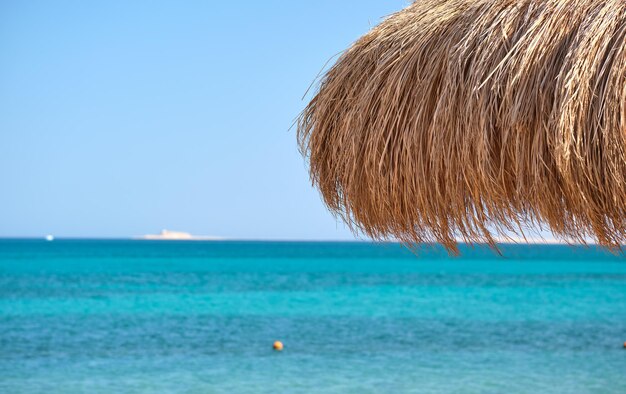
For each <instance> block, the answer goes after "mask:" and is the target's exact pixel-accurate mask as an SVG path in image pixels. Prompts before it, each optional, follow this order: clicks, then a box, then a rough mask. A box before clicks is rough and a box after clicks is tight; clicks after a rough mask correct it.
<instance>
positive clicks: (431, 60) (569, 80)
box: [298, 0, 626, 252]
mask: <svg viewBox="0 0 626 394" xmlns="http://www.w3.org/2000/svg"><path fill="white" fill-rule="evenodd" d="M298 139H299V143H300V146H301V150H302V152H303V154H304V155H305V156H306V157H307V158H308V161H309V164H310V174H311V178H312V181H313V183H314V184H315V185H316V186H317V187H318V188H319V190H320V191H321V194H322V196H323V198H324V201H325V203H326V204H327V205H328V207H329V208H330V210H331V211H332V212H334V213H335V214H337V215H339V216H340V217H341V218H343V219H344V220H345V221H346V222H347V223H348V224H349V225H350V226H351V227H352V228H353V229H354V230H355V231H358V232H363V233H365V234H366V235H368V236H370V237H373V238H376V239H388V238H395V239H399V240H402V241H404V242H407V243H422V242H440V243H442V244H443V245H444V246H445V247H446V248H447V249H448V250H450V251H452V252H457V251H458V249H457V243H456V242H457V240H458V239H461V240H463V241H466V242H470V243H487V244H489V245H492V246H494V247H495V240H496V238H498V237H500V236H506V235H507V234H515V233H516V234H520V235H523V234H524V228H525V226H527V225H530V226H535V225H541V226H547V227H548V228H549V229H550V230H551V231H552V232H553V233H554V234H555V235H556V236H557V237H560V238H562V239H565V240H567V241H570V242H577V243H584V242H585V241H586V240H588V239H593V240H595V241H597V242H598V243H599V244H601V245H604V246H608V247H612V248H616V247H619V245H620V244H623V243H624V242H625V241H626V2H624V1H623V0H607V1H598V0H545V1H537V0H421V1H416V2H414V3H412V4H411V5H409V6H408V7H407V8H406V9H404V10H402V11H400V12H398V13H396V14H393V15H391V16H390V17H388V18H387V19H385V20H384V21H383V22H382V23H381V24H380V25H378V26H377V27H375V28H374V29H372V30H371V31H370V32H369V33H367V34H366V35H365V36H363V37H361V38H360V39H359V40H358V41H357V42H355V43H354V44H353V45H352V46H351V47H350V48H349V49H347V50H346V51H345V52H344V53H343V54H342V55H341V56H340V58H339V59H338V60H337V62H336V63H335V64H334V66H332V67H331V68H330V69H329V70H328V71H327V72H326V74H325V75H324V76H323V77H322V79H321V82H320V84H319V88H318V90H317V92H316V93H315V96H314V97H313V99H312V100H311V102H310V103H309V104H308V105H307V107H306V108H305V109H304V111H303V112H302V114H301V116H300V118H299V120H298Z"/></svg>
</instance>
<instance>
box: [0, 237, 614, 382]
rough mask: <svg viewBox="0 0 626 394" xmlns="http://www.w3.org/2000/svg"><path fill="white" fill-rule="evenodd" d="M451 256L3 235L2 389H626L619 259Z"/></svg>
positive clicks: (515, 253) (559, 249) (374, 248)
mask: <svg viewBox="0 0 626 394" xmlns="http://www.w3.org/2000/svg"><path fill="white" fill-rule="evenodd" d="M462 252H463V256H462V257H461V258H450V257H448V255H447V254H446V253H445V252H443V251H442V250H440V249H427V250H419V251H418V252H417V255H414V254H412V253H411V252H410V251H408V250H406V249H405V248H404V247H402V246H400V245H397V244H371V243H279V242H146V241H86V240H56V241H54V242H45V241H39V240H2V241H0V393H64V394H66V393H67V394H69V393H229V394H232V393H533V394H536V393H542V394H544V393H626V349H624V348H623V344H624V342H625V341H626V258H625V257H624V256H623V255H622V256H617V255H612V254H609V253H607V252H604V251H602V250H599V249H596V248H573V247H569V246H515V245H508V246H504V247H503V249H502V252H503V254H504V257H498V256H496V255H495V254H494V253H492V252H491V251H489V250H488V249H485V248H469V247H463V248H462ZM275 340H281V341H282V342H283V343H284V345H285V349H284V351H283V352H280V353H278V352H274V351H273V350H272V343H273V342H274V341H275Z"/></svg>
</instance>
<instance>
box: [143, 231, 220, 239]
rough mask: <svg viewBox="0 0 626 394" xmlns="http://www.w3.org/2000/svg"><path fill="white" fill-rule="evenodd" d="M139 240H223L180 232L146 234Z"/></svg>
mask: <svg viewBox="0 0 626 394" xmlns="http://www.w3.org/2000/svg"><path fill="white" fill-rule="evenodd" d="M139 239H145V240H151V241H218V240H221V239H223V238H221V237H213V236H207V235H191V234H190V233H185V232H182V231H170V230H161V234H146V235H144V236H143V237H139Z"/></svg>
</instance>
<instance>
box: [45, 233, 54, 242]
mask: <svg viewBox="0 0 626 394" xmlns="http://www.w3.org/2000/svg"><path fill="white" fill-rule="evenodd" d="M46 241H48V242H51V241H54V236H52V235H50V234H48V235H46Z"/></svg>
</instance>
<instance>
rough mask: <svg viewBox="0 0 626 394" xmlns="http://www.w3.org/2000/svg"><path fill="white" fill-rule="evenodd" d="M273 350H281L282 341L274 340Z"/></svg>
mask: <svg viewBox="0 0 626 394" xmlns="http://www.w3.org/2000/svg"><path fill="white" fill-rule="evenodd" d="M274 350H276V351H277V352H280V351H281V350H283V343H282V342H281V341H276V342H274Z"/></svg>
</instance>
